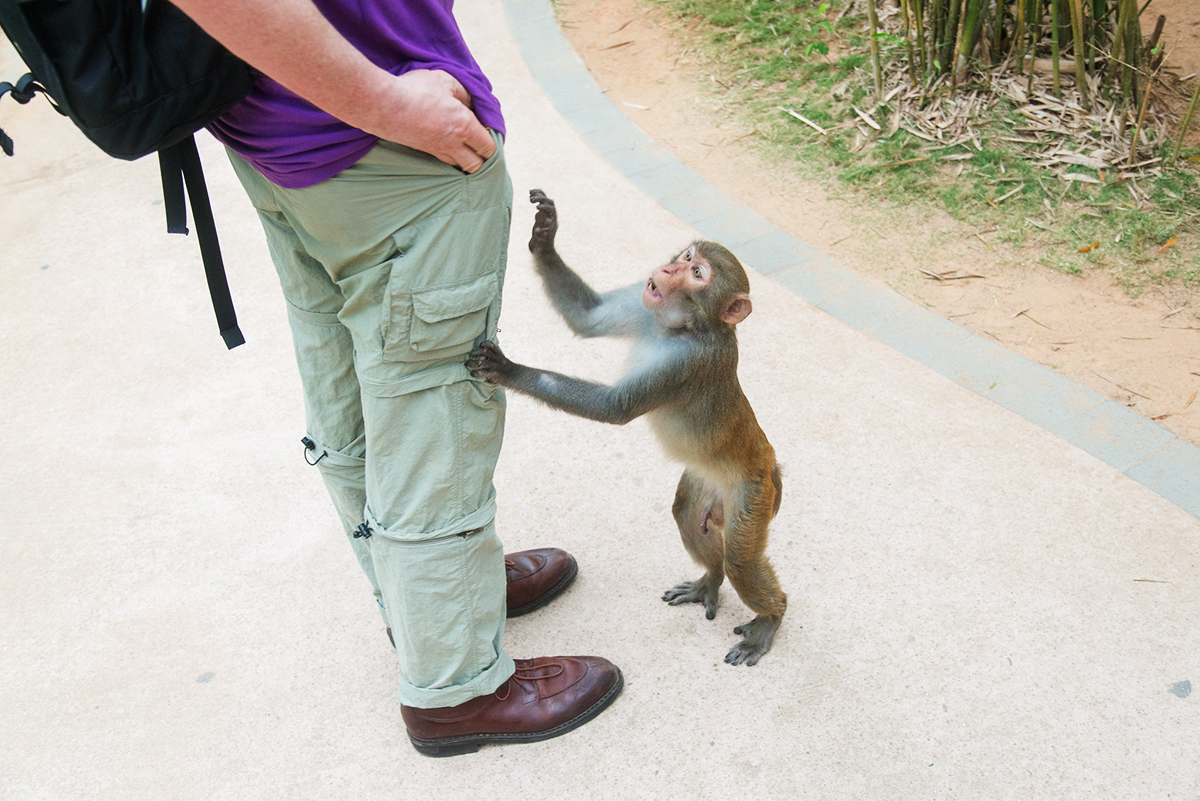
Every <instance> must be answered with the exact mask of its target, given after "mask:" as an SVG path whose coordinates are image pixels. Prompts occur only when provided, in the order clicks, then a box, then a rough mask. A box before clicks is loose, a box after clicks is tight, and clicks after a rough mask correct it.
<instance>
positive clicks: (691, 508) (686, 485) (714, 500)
mask: <svg viewBox="0 0 1200 801" xmlns="http://www.w3.org/2000/svg"><path fill="white" fill-rule="evenodd" d="M671 512H672V513H673V514H674V515H675V523H676V525H678V526H679V535H680V536H681V537H682V538H683V547H684V548H686V549H687V552H688V553H689V554H690V555H691V557H692V559H694V560H695V561H696V563H697V564H698V565H700V566H701V567H703V568H704V569H705V571H706V572H705V574H704V575H703V576H701V577H700V578H698V579H696V580H695V581H685V582H683V583H681V584H677V585H675V586H674V587H672V588H671V589H669V590H667V591H666V592H665V593H663V597H662V598H663V600H664V601H666V602H667V603H669V604H671V606H677V605H679V604H686V603H698V604H704V616H705V617H706V618H708V619H709V620H712V619H713V618H714V617H716V614H717V594H718V590H719V589H720V587H721V582H723V581H724V580H725V571H724V568H723V565H724V563H725V546H724V542H723V537H722V536H721V529H722V527H723V526H724V525H725V520H724V508H723V506H722V504H721V501H720V498H719V497H717V496H716V495H715V494H714V493H712V492H710V491H708V490H707V489H706V488H705V486H704V482H703V481H702V480H700V479H698V478H696V477H695V476H693V475H692V474H691V473H689V472H688V471H686V470H685V471H684V473H683V476H682V477H681V478H680V479H679V486H678V488H677V489H676V490H675V503H674V504H673V505H672V506H671Z"/></svg>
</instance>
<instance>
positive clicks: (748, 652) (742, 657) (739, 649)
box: [725, 616, 779, 667]
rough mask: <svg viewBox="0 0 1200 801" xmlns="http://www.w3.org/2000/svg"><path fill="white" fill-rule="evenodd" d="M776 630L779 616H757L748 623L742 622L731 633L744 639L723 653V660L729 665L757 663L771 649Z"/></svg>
mask: <svg viewBox="0 0 1200 801" xmlns="http://www.w3.org/2000/svg"><path fill="white" fill-rule="evenodd" d="M778 630H779V618H776V617H770V616H759V617H756V618H754V619H753V620H751V621H750V622H749V623H743V624H742V625H740V626H738V627H737V628H735V629H734V630H733V633H734V634H737V635H740V636H742V637H744V638H745V639H743V640H742V641H741V642H739V643H738V644H737V645H735V646H733V648H732V649H731V650H730V651H729V653H727V654H725V661H726V662H727V663H729V664H731V665H746V666H748V667H749V666H752V665H757V664H758V660H759V659H762V657H763V655H764V654H766V653H767V651H770V650H771V644H772V643H773V642H774V641H775V632H776V631H778Z"/></svg>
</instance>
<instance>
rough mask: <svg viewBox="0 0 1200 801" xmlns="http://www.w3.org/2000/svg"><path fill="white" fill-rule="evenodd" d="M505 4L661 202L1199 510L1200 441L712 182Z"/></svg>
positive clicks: (962, 380)
mask: <svg viewBox="0 0 1200 801" xmlns="http://www.w3.org/2000/svg"><path fill="white" fill-rule="evenodd" d="M504 11H505V15H506V17H507V19H508V24H509V27H510V29H511V30H512V34H513V38H514V40H515V41H516V42H517V44H518V46H519V47H520V50H521V56H522V58H523V59H524V60H525V64H526V66H527V67H528V68H529V71H530V72H531V73H532V74H533V78H534V80H535V81H537V83H538V85H539V86H541V88H542V91H543V92H545V93H546V95H547V97H549V98H550V101H551V102H552V103H553V104H554V107H555V108H556V109H557V110H558V112H559V113H560V114H562V115H563V117H564V118H566V120H567V121H568V122H570V123H571V125H572V126H574V128H575V129H576V130H577V131H578V132H579V133H580V135H582V136H583V138H584V139H585V140H586V141H587V142H588V143H589V144H590V145H591V146H592V147H593V148H595V150H596V151H597V153H599V154H600V155H601V156H602V157H604V158H605V159H606V160H607V161H608V162H609V163H610V164H612V165H613V166H615V167H616V168H617V169H618V170H620V171H621V172H622V173H623V174H624V175H625V177H626V178H627V179H629V180H630V181H631V182H632V183H633V184H634V185H635V186H637V187H638V188H639V189H641V190H642V191H643V192H645V193H646V194H647V195H649V196H650V197H651V198H653V199H654V200H656V201H657V202H658V203H659V204H660V205H662V206H663V208H665V209H667V210H668V211H670V212H671V213H673V214H674V215H675V216H676V217H678V218H679V219H681V220H683V221H684V222H686V223H688V224H689V225H691V226H692V227H693V228H695V229H696V230H697V231H699V232H700V233H701V234H703V235H704V236H705V237H706V238H709V239H713V240H715V241H718V242H721V243H722V244H724V245H726V246H727V247H729V248H730V249H731V250H734V251H735V252H737V254H738V257H739V258H741V259H742V260H743V261H745V262H746V263H747V264H748V265H750V266H752V267H754V269H756V270H757V271H758V272H760V273H762V274H764V275H769V276H771V278H772V279H773V280H775V281H776V282H777V283H779V284H781V285H782V286H784V287H786V288H787V289H789V290H791V291H792V292H794V293H795V294H796V295H797V296H799V297H800V298H803V299H804V300H806V301H808V302H809V303H811V304H813V305H814V306H816V307H817V308H819V309H821V310H823V311H825V312H828V313H829V314H831V315H833V316H834V317H836V318H837V319H838V320H841V321H842V322H844V323H846V324H847V325H850V326H852V327H854V328H856V329H858V330H859V331H863V332H865V333H867V334H870V335H871V336H873V337H874V338H875V339H878V340H879V341H880V342H883V343H884V344H886V345H888V346H890V347H892V348H894V349H895V350H898V351H900V352H901V353H903V354H905V355H906V356H909V357H910V358H912V359H915V360H916V361H918V362H920V363H921V364H923V365H925V366H927V367H929V368H930V369H932V370H934V371H935V372H937V373H940V374H941V375H943V376H945V377H947V378H949V379H951V380H952V381H955V382H956V383H958V384H960V385H961V386H963V387H966V388H967V389H970V390H972V391H973V392H976V393H977V394H979V395H982V396H983V397H985V398H988V399H989V400H992V401H995V402H996V403H998V404H1000V405H1001V406H1003V407H1004V408H1006V409H1008V410H1009V411H1012V412H1015V413H1017V414H1019V415H1021V416H1022V417H1024V418H1025V419H1027V420H1029V421H1030V422H1032V423H1034V424H1036V425H1038V426H1041V427H1042V428H1044V429H1046V430H1047V431H1050V432H1052V433H1054V434H1057V435H1058V436H1060V437H1062V438H1063V439H1065V440H1067V441H1068V442H1070V443H1071V444H1073V445H1075V446H1077V447H1079V448H1081V449H1082V450H1084V451H1086V452H1088V453H1090V454H1091V455H1092V456H1095V457H1096V458H1098V459H1100V460H1101V461H1103V462H1105V463H1106V464H1108V465H1110V466H1112V467H1115V468H1116V469H1118V470H1120V471H1121V472H1122V473H1124V474H1125V475H1127V476H1129V477H1130V478H1132V479H1134V480H1135V481H1137V482H1139V483H1141V484H1143V485H1145V486H1146V487H1149V488H1150V489H1152V490H1154V491H1155V492H1157V493H1158V494H1160V495H1162V496H1163V497H1164V498H1166V499H1167V500H1169V501H1171V502H1172V503H1175V504H1177V505H1178V506H1180V507H1181V508H1182V509H1184V510H1185V511H1187V512H1189V513H1190V514H1192V515H1194V516H1196V517H1200V447H1197V446H1196V445H1193V444H1192V443H1191V442H1189V441H1187V440H1185V439H1182V438H1181V437H1179V435H1177V434H1175V433H1174V432H1172V431H1170V430H1168V429H1166V428H1164V427H1163V426H1160V425H1158V424H1157V423H1155V422H1153V421H1151V420H1147V419H1146V418H1145V417H1142V416H1141V415H1140V414H1138V413H1137V412H1134V411H1132V410H1130V409H1129V408H1127V407H1125V406H1123V405H1121V404H1119V403H1117V402H1115V401H1112V400H1109V399H1108V398H1105V397H1104V396H1103V395H1101V394H1099V393H1097V392H1094V391H1092V390H1090V389H1087V388H1085V387H1082V386H1080V385H1079V384H1076V383H1075V382H1074V381H1071V380H1069V379H1067V378H1063V377H1062V376H1060V375H1058V374H1057V373H1055V372H1054V371H1052V370H1050V369H1048V368H1046V367H1043V366H1042V365H1040V364H1037V363H1036V362H1033V361H1030V360H1029V359H1026V358H1025V357H1024V356H1020V355H1018V354H1016V353H1013V352H1012V351H1010V350H1008V349H1007V348H1005V347H1003V346H1002V345H999V344H998V343H995V342H993V341H991V340H989V339H986V338H984V337H981V336H979V335H978V334H975V333H973V332H971V331H970V330H968V329H966V328H964V327H962V326H960V325H958V324H956V323H952V322H950V321H949V320H947V319H945V318H944V317H941V316H940V315H937V314H935V313H933V312H931V311H929V310H928V309H925V308H923V307H921V306H919V305H917V304H915V303H913V302H912V301H910V300H908V299H907V298H904V297H902V296H901V295H899V294H897V293H895V292H893V291H892V290H890V289H887V288H884V287H880V286H878V285H876V284H873V283H871V282H869V281H867V280H865V279H863V278H862V277H860V276H859V275H858V274H857V273H854V272H853V271H851V270H849V269H847V268H845V267H841V266H839V265H838V264H836V263H835V262H834V261H833V259H831V258H830V257H828V256H826V255H825V254H823V253H820V252H819V251H817V250H814V249H813V248H811V247H809V246H808V245H806V244H804V243H803V242H801V241H800V240H798V239H796V238H795V237H793V236H792V235H791V234H789V233H787V232H786V231H784V230H782V229H780V228H779V227H778V226H776V225H775V224H774V223H772V222H770V221H769V220H767V219H765V218H763V217H761V216H760V215H758V214H757V213H755V212H754V211H753V210H751V209H749V208H747V207H746V206H744V205H742V204H741V203H739V202H738V201H737V200H735V199H734V198H732V197H730V196H729V195H727V194H726V193H724V192H721V191H720V190H718V189H715V188H714V187H712V186H711V185H709V184H708V183H707V182H706V181H705V180H704V179H703V178H701V177H700V176H699V175H697V174H696V173H695V172H693V171H692V170H691V169H689V168H688V167H686V166H684V165H683V164H682V163H681V162H679V161H678V160H677V159H676V158H675V157H674V156H672V155H671V154H670V153H668V152H667V151H666V150H664V149H663V148H662V147H660V146H659V145H658V144H657V143H656V142H655V141H654V140H653V139H651V138H650V136H648V135H647V134H646V133H644V132H643V131H642V130H641V129H640V128H638V127H637V126H636V125H634V123H633V122H632V121H630V119H629V118H628V117H626V116H625V114H624V113H623V112H621V111H620V109H618V108H617V107H616V106H615V105H613V103H612V101H611V100H609V99H608V97H607V96H606V95H605V94H604V93H603V92H602V91H601V90H600V87H599V86H598V85H597V84H596V82H595V80H593V78H592V76H591V75H590V74H589V73H588V71H587V68H586V67H584V65H583V62H582V61H581V60H580V59H579V56H578V55H577V54H576V53H575V51H574V50H573V49H572V48H571V46H570V45H569V44H568V43H567V41H566V39H565V38H564V37H563V35H562V31H561V30H560V28H559V26H558V22H557V21H556V20H555V19H554V14H553V11H552V10H551V6H550V3H549V1H548V0H504Z"/></svg>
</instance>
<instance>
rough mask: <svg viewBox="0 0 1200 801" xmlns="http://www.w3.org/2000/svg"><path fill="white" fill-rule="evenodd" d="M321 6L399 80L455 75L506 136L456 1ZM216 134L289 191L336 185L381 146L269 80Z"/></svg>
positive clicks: (485, 118) (331, 1) (318, 0)
mask: <svg viewBox="0 0 1200 801" xmlns="http://www.w3.org/2000/svg"><path fill="white" fill-rule="evenodd" d="M314 2H315V4H316V6H317V8H318V9H320V11H321V13H322V14H324V15H325V18H326V19H328V20H329V21H330V23H332V25H333V27H334V28H336V29H337V30H338V32H340V33H341V34H342V36H345V37H346V39H347V40H348V41H349V42H350V43H351V44H353V45H354V46H355V47H357V48H358V49H359V50H360V51H362V53H363V54H364V55H365V56H366V57H367V58H368V59H370V60H371V61H372V62H373V63H374V64H376V65H378V66H379V67H382V68H383V69H385V70H387V71H388V72H390V73H392V74H393V75H402V74H404V73H406V72H408V71H410V70H416V69H429V70H444V71H446V72H448V73H450V74H451V75H453V76H454V77H455V78H457V79H458V81H459V82H460V83H461V84H462V85H463V87H465V88H466V90H467V93H468V94H470V95H471V99H472V101H473V102H474V109H475V116H476V117H478V118H479V121H480V122H481V123H482V124H483V125H484V126H485V127H488V128H493V129H495V130H497V131H499V132H500V133H502V134H503V133H504V118H503V117H502V116H501V114H500V102H499V101H498V100H496V97H495V95H493V94H492V85H491V83H489V82H488V79H487V78H486V77H485V76H484V74H483V71H482V70H481V69H480V68H479V65H478V64H476V63H475V59H474V57H473V56H472V55H471V53H470V51H469V50H468V49H467V45H466V43H465V42H464V41H463V37H462V33H461V32H460V31H459V29H458V23H457V22H455V20H454V15H453V13H452V8H453V5H454V0H314ZM346 89H347V91H354V88H353V87H347V88H346ZM208 129H209V130H210V131H211V132H212V133H213V135H214V136H215V137H216V138H217V139H218V140H220V141H221V142H223V143H224V144H226V145H227V146H228V147H229V148H230V149H232V150H233V151H234V152H235V153H237V154H238V155H240V156H241V157H242V158H244V159H246V161H248V162H250V164H252V165H253V166H254V167H255V169H257V170H258V171H259V172H261V173H262V174H263V175H264V176H266V177H267V178H268V179H270V180H271V181H272V182H274V183H275V184H278V185H279V186H282V187H286V188H288V189H299V188H301V187H305V186H312V185H314V184H319V183H320V182H321V181H324V180H326V179H328V178H332V177H333V176H335V175H337V174H338V173H339V172H341V171H342V170H344V169H346V168H347V167H349V166H350V165H352V164H354V163H355V162H356V161H358V160H359V159H360V158H362V157H363V156H364V155H366V154H367V151H369V150H370V149H371V148H372V147H374V146H375V142H376V141H377V138H376V137H374V136H372V135H371V134H368V133H365V132H363V131H361V130H359V129H358V128H353V127H351V126H349V125H347V124H346V123H344V122H342V121H341V120H339V119H337V118H336V117H333V116H332V115H330V114H327V113H325V112H324V111H321V110H320V109H318V108H317V107H316V106H314V105H312V104H311V103H309V102H308V101H306V100H302V99H301V98H299V97H298V96H296V95H295V94H293V93H292V92H290V91H289V90H287V89H285V88H284V87H283V86H281V85H279V84H278V83H276V82H275V81H273V80H271V79H270V78H268V77H266V76H265V75H261V76H259V77H258V79H257V80H256V81H255V83H254V89H253V90H252V91H251V92H250V94H249V95H247V96H246V98H245V99H244V100H242V101H241V102H240V103H238V104H237V105H236V106H234V107H233V108H231V109H230V110H229V111H227V112H225V114H223V115H222V116H221V118H220V119H218V120H217V121H216V122H214V123H212V124H211V125H209V126H208Z"/></svg>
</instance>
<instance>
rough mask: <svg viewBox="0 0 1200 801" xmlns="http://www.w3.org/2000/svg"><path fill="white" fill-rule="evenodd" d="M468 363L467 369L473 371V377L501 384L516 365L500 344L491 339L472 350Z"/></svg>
mask: <svg viewBox="0 0 1200 801" xmlns="http://www.w3.org/2000/svg"><path fill="white" fill-rule="evenodd" d="M466 365H467V369H468V370H470V371H471V377H472V378H478V379H480V380H481V381H486V382H487V383H489V384H500V385H503V384H504V379H505V378H506V377H508V376H509V375H510V374H511V373H512V371H513V368H514V367H516V365H515V364H513V363H512V362H510V361H509V360H508V357H506V356H505V355H504V352H503V351H501V350H500V346H499V345H497V344H496V343H495V342H491V341H490V340H489V341H486V342H481V343H479V347H478V348H476V349H475V350H473V351H471V355H470V356H469V357H468V358H467V362H466Z"/></svg>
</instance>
